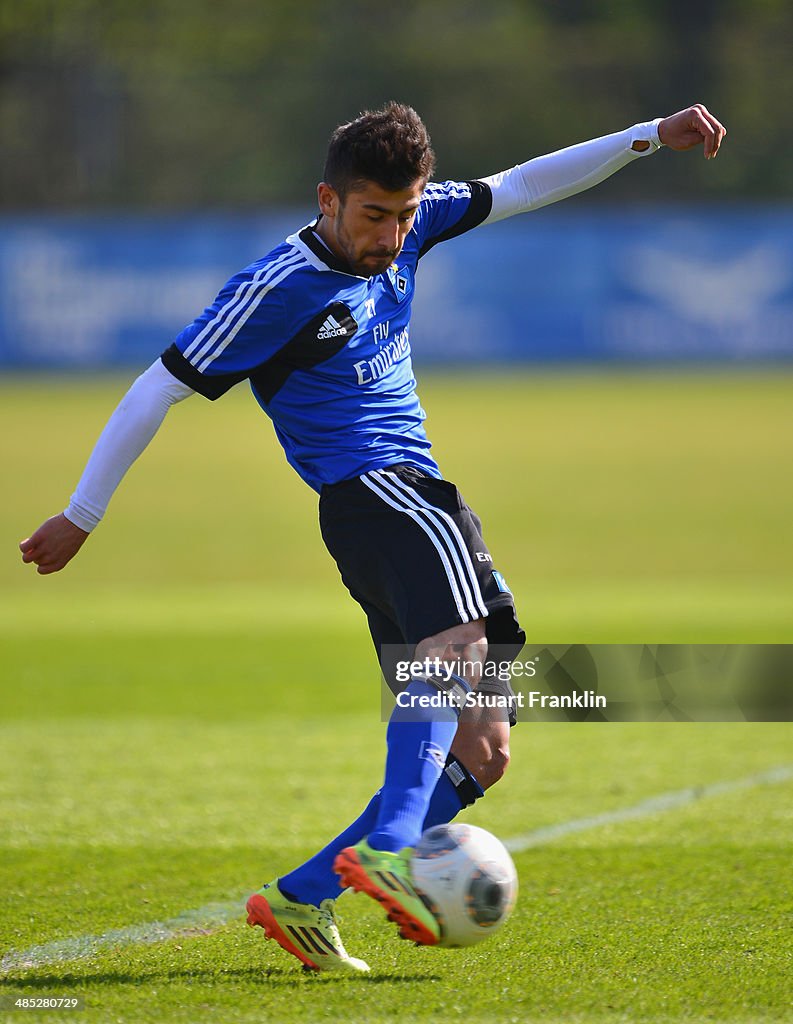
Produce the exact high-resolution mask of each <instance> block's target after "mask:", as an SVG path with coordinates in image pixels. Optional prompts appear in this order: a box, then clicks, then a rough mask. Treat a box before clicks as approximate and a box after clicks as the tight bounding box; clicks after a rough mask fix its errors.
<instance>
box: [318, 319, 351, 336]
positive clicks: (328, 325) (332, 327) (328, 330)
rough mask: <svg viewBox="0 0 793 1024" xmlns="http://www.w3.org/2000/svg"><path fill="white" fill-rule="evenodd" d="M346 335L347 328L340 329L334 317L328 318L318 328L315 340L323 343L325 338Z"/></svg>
mask: <svg viewBox="0 0 793 1024" xmlns="http://www.w3.org/2000/svg"><path fill="white" fill-rule="evenodd" d="M346 333H347V328H346V327H342V326H341V324H340V323H339V321H338V320H337V319H336V318H335V317H333V316H329V317H328V318H327V319H326V320H325V323H324V324H323V325H322V326H321V327H320V329H319V331H318V333H317V340H318V341H324V340H326V339H327V338H338V337H339V336H340V335H342V334H346Z"/></svg>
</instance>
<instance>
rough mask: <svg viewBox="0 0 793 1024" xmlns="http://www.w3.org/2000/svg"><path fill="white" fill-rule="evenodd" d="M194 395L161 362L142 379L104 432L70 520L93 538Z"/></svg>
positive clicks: (71, 504) (70, 509) (68, 515)
mask: <svg viewBox="0 0 793 1024" xmlns="http://www.w3.org/2000/svg"><path fill="white" fill-rule="evenodd" d="M194 394H195V391H193V389H192V388H189V387H188V386H187V385H186V384H182V382H181V381H180V380H177V379H176V377H174V376H173V374H172V373H170V372H169V371H168V370H166V369H165V367H164V366H163V364H162V360H160V359H158V360H157V362H156V363H152V365H151V366H150V367H149V368H148V370H146V371H145V372H144V373H142V374H141V375H140V377H138V379H137V380H136V381H135V383H134V384H133V385H132V387H131V388H130V389H129V391H128V392H127V393H126V395H125V396H124V397H123V398H122V400H121V402H120V404H119V406H118V408H117V409H116V411H115V412H114V413H113V415H112V416H111V417H110V419H109V420H108V422H107V426H106V427H105V429H104V430H103V431H102V433H101V435H100V437H99V440H98V441H97V442H96V447H95V448H94V450H93V452H92V453H91V458H90V459H89V460H88V464H87V466H86V467H85V471H84V472H83V475H82V476H81V477H80V482H79V483H78V484H77V490H76V491H75V492H74V494H73V495H72V497H71V501H70V502H69V507H68V508H67V509H66V510H65V512H64V515H65V516H66V518H67V519H68V520H69V521H70V522H72V523H74V525H75V526H79V527H80V529H81V530H87V531H88V532H89V533H90V531H91V530H93V528H94V527H95V526H96V525H97V524H98V523H99V521H100V520H101V518H102V516H103V515H104V514H105V509H106V508H107V506H108V502H109V501H110V499H111V498H112V497H113V493H114V492H115V490H116V488H117V487H118V485H119V484H120V483H121V480H122V479H123V477H124V474H125V473H126V472H127V470H128V469H129V467H130V466H131V465H132V463H133V462H134V461H135V459H137V457H138V456H139V455H140V454H141V452H142V451H143V450H144V448H145V447H146V445H147V444H148V443H149V441H151V439H152V438H153V437H154V435H155V434H156V433H157V430H158V428H159V426H160V424H161V423H162V421H163V420H164V419H165V414H166V413H167V412H168V410H169V409H170V407H171V406H172V405H173V404H174V403H175V402H181V401H182V399H183V398H188V397H189V396H190V395H194Z"/></svg>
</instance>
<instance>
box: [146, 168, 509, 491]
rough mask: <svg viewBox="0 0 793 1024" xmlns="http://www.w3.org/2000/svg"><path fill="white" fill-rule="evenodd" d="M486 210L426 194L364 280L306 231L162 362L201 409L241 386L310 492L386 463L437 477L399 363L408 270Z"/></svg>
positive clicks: (406, 344) (405, 347)
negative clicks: (392, 254) (392, 248)
mask: <svg viewBox="0 0 793 1024" xmlns="http://www.w3.org/2000/svg"><path fill="white" fill-rule="evenodd" d="M491 204H492V196H491V191H490V188H489V187H488V185H486V184H485V183H483V182H479V181H469V182H453V181H447V182H444V183H442V184H429V185H428V186H427V188H426V189H425V191H424V193H423V194H422V197H421V202H420V205H419V208H418V210H417V213H416V217H415V220H414V222H413V227H412V229H411V231H410V232H409V234H408V236H407V238H406V240H405V244H404V246H403V249H402V252H401V253H400V254H399V256H398V257H397V260H396V262H395V263H393V264H392V265H391V267H390V268H389V269H388V271H386V272H385V273H382V274H378V275H376V276H374V277H368V278H367V277H359V276H357V275H355V274H353V273H352V271H351V270H350V268H349V267H348V266H347V265H346V264H345V263H342V262H340V261H339V260H338V259H337V258H336V257H335V256H334V255H333V254H332V253H331V252H330V251H329V250H328V249H327V247H326V246H325V245H324V244H323V242H322V241H321V240H320V238H319V236H318V235H317V234H316V233H315V231H314V228H315V227H316V222H314V224H309V225H308V226H306V227H304V228H303V229H302V230H301V231H299V232H297V233H296V234H294V235H290V237H289V238H287V239H286V241H285V242H283V243H282V244H281V245H279V246H277V247H276V248H275V249H273V250H272V251H271V252H269V253H268V254H267V255H266V256H264V257H263V258H262V259H260V260H257V261H256V262H255V263H252V264H251V265H250V266H249V267H246V268H245V270H243V271H241V272H240V273H239V274H236V275H235V276H234V277H232V278H231V280H230V281H228V283H227V284H226V285H225V286H224V287H223V289H222V290H221V292H220V294H219V295H218V296H217V298H216V299H215V301H214V302H213V304H212V305H211V306H210V307H208V308H207V309H205V310H204V312H203V313H202V314H201V315H200V316H199V317H198V318H197V319H196V320H194V321H193V323H191V324H189V325H188V326H187V327H185V329H184V330H183V331H182V332H181V333H180V334H179V336H178V337H177V339H176V341H175V343H174V344H173V345H172V346H171V347H170V348H169V349H168V350H167V351H166V352H165V353H163V356H162V359H163V362H164V364H165V366H166V367H167V368H168V370H169V371H170V372H171V373H172V374H173V375H174V376H175V377H177V378H178V379H179V380H181V381H183V382H184V383H185V384H187V385H188V386H189V387H191V388H193V389H194V390H195V391H198V392H200V393H201V394H202V395H205V396H206V397H207V398H210V399H216V398H219V397H220V396H221V395H223V394H224V393H225V392H226V391H228V390H229V388H231V387H232V386H233V385H234V384H236V383H238V382H239V381H241V380H244V379H246V378H247V379H248V380H249V381H250V384H251V388H252V390H253V393H254V395H255V396H256V399H257V401H258V402H259V404H260V405H261V407H262V409H264V411H265V412H266V413H267V415H268V416H269V417H270V418H271V419H272V421H273V424H274V426H275V430H276V433H277V435H278V439H279V441H280V442H281V444H282V445H283V448H284V451H285V452H286V457H287V459H288V460H289V463H290V464H291V465H292V466H294V468H295V469H296V470H297V472H298V473H299V474H300V476H301V477H302V478H303V479H304V480H305V481H306V483H308V484H309V485H310V486H311V487H313V488H314V489H315V490H317V491H319V490H321V489H322V486H323V485H324V484H333V483H337V482H339V481H341V480H347V479H350V478H352V477H356V476H360V475H361V474H363V473H367V472H370V471H372V470H376V469H382V468H384V467H386V466H390V465H394V464H395V463H408V464H410V465H414V466H416V467H417V468H419V469H422V470H424V471H425V472H426V473H429V474H431V475H432V476H438V477H439V476H440V475H441V474H440V471H439V470H438V467H437V465H436V463H435V460H434V459H433V457H432V455H431V454H430V442H429V441H428V440H427V435H426V433H425V430H424V418H425V415H424V410H423V409H422V408H421V404H420V403H419V400H418V396H417V394H416V381H415V378H414V376H413V368H412V363H411V350H410V309H411V304H412V300H413V291H414V288H415V279H416V269H417V266H418V261H419V259H420V258H421V257H422V256H423V255H424V254H425V253H426V252H428V251H429V249H431V248H432V246H434V245H436V244H437V243H438V242H442V241H445V240H446V239H448V238H454V237H455V236H456V235H460V234H463V232H465V231H468V230H470V229H471V228H474V227H476V226H477V225H478V224H481V223H482V222H483V221H484V220H485V219H486V218H487V216H488V214H489V213H490V210H491Z"/></svg>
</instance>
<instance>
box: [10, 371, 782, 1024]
mask: <svg viewBox="0 0 793 1024" xmlns="http://www.w3.org/2000/svg"><path fill="white" fill-rule="evenodd" d="M125 387H126V382H125V381H121V380H119V379H118V378H105V379H92V380H89V381H87V382H86V381H83V380H79V379H77V378H73V379H71V380H64V381H44V380H39V381H32V380H30V379H22V378H20V379H16V380H14V379H11V380H8V381H6V382H5V383H4V384H3V385H1V386H0V398H1V399H2V401H0V446H1V447H0V450H2V467H3V478H4V480H5V481H6V482H7V485H6V494H7V495H8V497H7V499H6V501H5V502H3V503H2V506H0V522H1V523H2V530H1V531H0V533H1V535H2V537H3V538H4V544H3V554H2V555H0V583H1V584H2V586H1V589H0V612H1V613H2V614H1V615H0V650H1V654H0V851H2V856H1V857H0V881H1V882H2V885H0V961H2V959H3V956H4V955H5V956H6V957H8V958H9V959H8V960H7V961H6V963H7V965H9V964H10V965H11V966H10V967H8V969H6V970H5V971H4V972H2V973H0V996H3V995H14V996H16V995H25V996H37V995H39V996H41V995H54V996H79V997H81V998H83V999H84V1000H85V1003H86V1010H85V1012H84V1013H83V1014H82V1015H81V1016H80V1017H79V1018H78V1019H87V1020H96V1021H129V1022H137V1021H141V1022H144V1021H145V1022H149V1021H151V1022H170V1021H196V1020H201V1021H204V1020H207V1021H220V1022H226V1021H246V1022H247V1021H251V1022H253V1021H273V1022H282V1021H283V1022H301V1024H302V1022H307V1021H308V1022H311V1021H320V1020H330V1021H338V1020H343V1021H351V1022H357V1021H371V1022H379V1021H395V1020H411V1021H422V1022H424V1021H427V1022H429V1021H432V1022H436V1021H438V1020H441V1021H442V1020H446V1019H451V1020H466V1021H471V1022H473V1021H490V1022H498V1024H501V1022H511V1021H514V1022H528V1021H543V1022H556V1021H558V1022H582V1024H583V1022H586V1024H590V1022H596V1021H597V1022H617V1021H620V1022H622V1021H625V1022H631V1021H654V1022H656V1021H657V1022H661V1021H663V1022H676V1021H699V1020H709V1021H722V1022H727V1021H736V1022H737V1021H740V1022H750V1021H770V1020H775V1021H776V1020H779V1021H781V1020H793V984H792V983H791V978H792V977H793V943H792V942H791V923H792V922H793V872H792V871H791V863H793V843H791V838H792V836H793V781H791V778H790V774H789V773H788V776H787V778H785V777H784V776H782V775H780V777H779V778H778V779H777V781H775V782H771V781H768V780H766V781H763V778H764V776H763V774H762V773H766V772H767V771H768V770H769V769H773V768H776V767H779V766H790V765H791V764H792V763H793V725H790V724H788V723H778V724H718V723H717V724H672V723H665V724H652V723H645V724H642V723H639V724H632V725H615V724H606V725H597V724H589V725H587V724H582V725H575V724H547V725H534V724H532V725H530V724H525V723H524V724H522V725H520V726H519V727H518V728H517V729H516V730H515V731H514V733H513V764H512V766H511V768H510V771H509V773H508V776H507V778H506V779H505V781H504V782H503V783H501V784H500V785H499V786H498V787H496V788H495V789H494V790H493V791H492V792H491V793H490V794H488V797H487V799H486V800H483V801H480V802H479V804H477V806H476V807H475V808H473V809H472V810H471V811H470V813H469V814H468V816H467V820H470V821H472V822H474V823H476V824H480V825H482V826H484V827H485V828H489V829H491V830H492V831H494V832H496V833H497V834H498V835H500V836H501V837H503V838H511V837H516V836H524V835H526V834H527V833H530V832H531V831H532V830H534V829H538V828H541V827H543V826H549V825H554V824H561V825H564V824H565V823H568V822H571V821H576V820H578V819H582V818H585V817H587V816H591V815H597V814H600V813H602V812H609V811H614V812H620V811H621V810H623V809H625V808H630V807H632V806H633V805H636V804H638V803H640V802H641V801H643V800H646V799H647V798H649V797H653V796H656V795H658V794H661V793H666V792H670V791H678V790H683V789H687V788H689V787H708V786H711V785H715V784H718V783H722V782H730V781H740V780H748V781H747V782H746V785H745V787H744V788H733V789H730V788H725V789H724V790H723V791H718V790H716V791H711V790H708V789H707V788H706V789H705V790H704V791H703V795H702V798H701V799H696V800H691V801H689V802H682V803H680V805H679V806H673V807H670V808H669V809H667V810H666V811H658V812H657V813H648V814H646V815H644V816H642V817H640V818H637V819H636V820H623V821H619V820H615V821H613V822H611V823H606V824H600V825H597V824H592V825H591V827H586V828H584V827H582V829H581V830H580V831H577V832H576V831H570V832H568V833H567V834H564V830H562V833H560V835H559V836H558V837H557V838H555V839H552V840H548V841H546V842H540V843H538V844H536V845H533V846H531V847H530V848H529V849H526V850H525V851H524V852H521V853H518V854H516V855H515V859H516V864H517V867H518V871H519V875H520V879H521V894H520V899H519V903H518V907H517V909H516V911H515V914H514V915H513V918H512V919H511V921H510V922H509V924H508V925H507V926H506V927H505V929H504V930H503V931H502V932H501V933H500V934H499V935H498V936H497V937H496V938H494V939H493V940H491V941H490V942H488V943H484V944H483V945H481V946H479V947H477V948H475V949H472V950H468V951H451V950H449V951H443V950H430V949H416V948H413V947H407V946H406V944H404V943H400V942H398V941H397V940H396V937H395V931H394V930H393V927H392V926H390V925H387V923H386V922H385V920H384V918H383V917H382V914H381V912H380V911H379V910H378V908H377V907H376V906H375V905H374V904H373V903H371V902H370V901H368V900H366V899H365V898H364V897H345V898H344V900H343V901H341V906H340V915H341V917H342V929H343V935H344V937H345V941H346V943H347V947H348V949H349V951H350V952H351V953H352V954H353V955H359V956H360V955H365V956H366V958H367V959H368V960H369V962H370V964H371V966H372V973H371V975H369V976H367V977H362V978H355V979H339V978H336V977H329V976H321V977H315V976H307V975H304V974H303V973H302V972H301V971H300V969H299V966H298V965H297V963H296V961H292V959H291V958H290V957H288V956H287V955H286V954H284V953H283V952H282V951H281V950H280V949H278V948H277V947H276V946H274V944H273V943H265V942H264V941H263V936H262V933H261V931H260V930H258V929H256V930H254V929H249V928H247V927H246V926H245V925H244V923H243V918H242V914H241V913H240V915H239V916H234V914H233V913H232V912H231V911H230V910H229V907H230V906H231V905H233V904H234V903H235V902H237V901H239V902H240V906H241V901H242V899H243V898H244V896H245V895H246V894H247V892H249V891H250V890H251V889H252V888H256V887H258V886H259V885H260V884H261V883H262V882H263V881H265V880H268V879H269V878H271V877H272V876H274V875H275V874H277V873H278V872H279V871H283V870H286V869H288V868H289V867H291V866H293V864H294V863H295V862H296V861H298V860H299V859H301V858H303V857H304V856H305V855H307V854H309V853H311V852H312V851H313V850H314V849H315V848H316V846H317V845H319V844H320V843H321V842H322V841H323V840H324V839H325V838H327V837H328V836H329V835H330V834H332V833H333V832H334V831H336V830H338V829H339V828H341V827H342V826H343V825H344V824H346V822H347V821H348V820H349V819H350V818H351V817H352V816H353V815H354V814H355V813H357V811H358V810H359V809H360V807H361V806H362V804H363V803H364V802H365V801H366V800H367V798H368V796H369V795H370V793H371V791H372V790H373V789H374V788H376V786H377V784H378V782H379V779H380V775H381V771H382V755H383V732H384V726H383V725H382V724H381V723H380V705H379V692H378V688H377V674H376V670H375V668H374V665H373V655H372V653H371V652H370V650H369V646H368V638H367V634H366V630H365V626H364V622H363V618H362V616H361V615H360V614H359V613H358V611H357V609H356V608H355V606H354V605H353V604H352V602H351V601H350V600H349V598H348V597H347V596H346V593H345V592H344V591H343V588H342V587H341V584H340V583H339V582H338V580H337V577H336V570H335V567H334V566H333V564H332V562H331V561H330V559H329V557H328V556H327V555H326V554H325V553H324V551H323V549H322V545H321V541H320V538H319V531H318V528H317V525H316V502H315V500H314V498H313V497H312V495H311V494H310V492H309V491H308V490H307V489H306V488H305V486H304V485H303V484H301V483H300V481H299V480H297V478H296V477H294V475H293V474H292V472H291V471H290V470H289V469H288V468H287V467H286V466H285V465H284V463H283V459H282V457H281V454H280V451H279V450H278V448H277V446H276V443H275V441H274V439H273V437H272V435H271V432H270V430H269V428H268V427H267V425H266V424H265V423H263V421H262V418H261V415H260V413H259V412H258V410H257V409H256V407H255V405H254V403H253V402H252V400H251V399H250V398H249V396H247V395H246V394H245V391H244V389H243V388H239V389H236V390H235V391H234V392H232V394H230V395H229V396H228V397H227V398H225V399H224V400H222V401H221V402H220V403H217V405H214V406H213V405H211V404H210V403H207V402H204V401H202V400H201V399H193V400H191V401H190V402H188V403H186V404H184V405H182V406H180V407H179V408H177V409H175V410H174V411H172V413H171V414H170V415H169V419H168V421H167V422H166V424H165V426H164V428H163V430H162V433H161V435H160V436H159V437H158V438H157V439H156V440H155V442H154V444H153V445H152V447H151V449H150V450H149V451H148V452H147V453H146V454H145V455H144V457H143V458H142V459H141V461H140V463H139V464H138V465H137V466H136V467H134V469H133V470H132V472H131V473H130V475H129V478H128V479H127V481H125V483H124V485H123V486H122V489H121V490H120V491H119V493H118V495H117V496H116V498H115V499H114V502H113V504H112V505H111V509H110V513H109V515H108V519H107V521H106V523H104V524H103V525H102V526H101V527H100V529H99V530H98V531H97V532H96V533H95V535H94V536H93V537H92V538H91V539H90V541H89V542H88V544H87V545H86V547H85V548H84V549H83V551H82V552H81V553H80V555H79V556H78V559H77V560H76V561H75V562H74V563H73V564H72V565H71V566H70V567H69V568H68V569H67V570H66V571H65V572H64V573H62V574H60V575H58V576H54V577H48V578H39V577H37V576H36V575H35V573H34V572H33V571H32V570H31V568H30V567H23V566H22V565H21V563H20V561H19V556H18V554H17V552H16V543H17V541H18V540H19V539H20V538H22V537H23V536H26V535H27V534H28V533H29V532H30V531H31V530H32V529H34V528H35V526H37V525H38V523H39V522H40V521H41V520H42V519H43V518H45V516H47V515H49V514H51V513H53V512H55V511H58V510H59V509H60V508H62V507H63V505H64V504H65V502H66V499H67V498H68V494H69V493H70V490H71V488H72V486H73V484H74V482H75V480H76V478H77V476H78V475H79V472H80V470H81V468H82V465H83V463H84V461H85V457H86V456H87V453H88V450H89V449H90V446H91V444H92V443H93V440H94V438H95V436H96V433H97V431H98V429H99V428H100V427H101V425H102V424H103V422H104V420H105V418H106V416H107V415H108V414H109V413H110V411H111V410H112V408H113V407H114V405H115V403H116V401H117V400H118V398H119V397H120V395H121V394H122V393H123V391H124V389H125ZM792 392H793V375H791V374H789V373H787V374H786V373H776V372H775V373H770V372H769V373H763V372H750V371H748V370H747V371H745V372H742V373H723V374H713V375H707V374H704V373H691V374H674V373H664V374H660V373H658V372H656V371H652V370H648V371H646V372H644V373H613V374H586V373H580V374H561V373H560V374H554V373H549V372H543V373H524V372H520V373H513V374H509V375H497V374H490V375H486V376H485V377H484V378H483V379H478V380H477V379H474V378H473V377H472V376H471V375H460V376H450V377H449V376H447V377H441V376H440V375H429V376H428V377H427V379H426V381H425V385H424V387H423V389H422V391H421V393H422V398H423V400H424V404H425V406H426V408H427V410H428V413H429V416H430V435H431V437H432V438H433V439H434V441H435V446H436V452H437V455H438V457H439V460H440V462H441V466H442V468H443V469H444V471H445V473H446V475H447V476H449V477H450V478H451V479H456V480H457V481H458V482H459V483H460V485H461V487H462V489H463V492H464V494H465V495H466V497H467V498H468V500H469V502H470V503H471V504H472V505H473V506H474V507H475V508H476V509H477V510H478V511H479V513H480V514H481V515H482V518H483V519H484V522H485V526H486V536H487V537H488V541H489V545H490V547H491V550H492V551H493V553H494V556H495V558H496V562H497V564H498V567H499V568H501V569H502V571H503V572H504V573H505V575H506V576H507V579H508V580H509V582H510V584H511V586H512V589H513V590H514V592H515V594H516V596H517V599H518V603H519V608H520V611H521V613H522V618H523V621H524V625H525V626H526V628H527V631H528V633H529V635H530V639H531V641H532V642H533V643H573V642H586V643H621V642H626V643H627V642H630V643H643V642H647V643H662V642H669V643H685V642H698V643H793V587H791V580H793V545H791V544H790V539H789V536H790V526H789V524H790V523H791V521H793V475H791V473H790V465H791V461H792V458H791V457H792V456H793V432H791V430H790V408H791V394H792ZM193 911H195V912H196V913H192V912H193ZM153 922H165V923H166V924H167V925H168V931H169V934H168V935H167V936H165V937H164V938H163V939H162V940H161V941H157V942H152V941H148V942H147V941H142V939H141V938H139V939H138V941H132V939H133V938H134V933H133V928H134V927H135V926H141V928H140V933H139V935H140V936H144V935H145V934H146V932H147V928H146V926H147V925H148V926H149V928H148V932H151V930H152V928H151V926H152V923H153ZM113 932H118V934H117V936H116V939H113V936H112V933H113ZM108 933H111V935H110V939H108V941H107V942H106V943H105V944H104V945H93V946H92V945H91V944H90V942H89V941H88V939H87V938H86V937H90V936H94V937H96V936H102V935H107V934H108ZM149 937H151V936H149ZM59 942H62V943H63V945H60V946H58V945H56V944H57V943H59ZM33 947H38V951H37V952H36V951H33V952H30V951H31V950H32V949H33ZM26 951H28V953H29V955H28V961H29V962H28V965H24V964H22V963H21V960H20V954H23V953H25V952H26ZM76 953H80V954H84V955H80V956H75V954H76ZM0 1012H2V1011H0ZM61 1013H63V1014H65V1015H66V1016H67V1019H68V1013H69V1011H60V1012H59V1011H53V1010H50V1011H46V1012H44V1011H42V1012H40V1013H37V1012H34V1011H24V1012H21V1011H20V1012H15V1013H9V1014H8V1019H9V1020H26V1021H34V1020H46V1021H52V1020H53V1019H58V1018H59V1017H60V1015H61Z"/></svg>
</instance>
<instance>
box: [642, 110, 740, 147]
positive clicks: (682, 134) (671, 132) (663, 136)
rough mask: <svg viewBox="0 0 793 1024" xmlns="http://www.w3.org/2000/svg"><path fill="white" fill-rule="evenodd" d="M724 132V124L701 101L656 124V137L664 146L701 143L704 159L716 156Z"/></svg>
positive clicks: (696, 144)
mask: <svg viewBox="0 0 793 1024" xmlns="http://www.w3.org/2000/svg"><path fill="white" fill-rule="evenodd" d="M726 134H727V129H726V128H725V127H724V125H723V124H721V122H720V121H718V120H716V118H715V117H714V116H713V114H711V112H710V111H709V110H708V108H707V107H706V106H704V105H703V104H702V103H695V104H694V106H693V107H686V109H685V110H680V111H678V112H677V113H676V114H672V115H671V116H670V117H665V118H664V119H663V121H661V122H660V123H659V125H658V138H659V139H660V140H661V142H663V144H664V145H665V146H668V147H669V148H670V149H677V150H683V149H693V148H694V146H699V145H701V146H702V147H703V152H704V155H705V159H706V160H711V159H712V158H713V157H714V156H716V154H717V153H718V151H719V146H720V145H721V140H722V139H723V138H724V136H725V135H726Z"/></svg>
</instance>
